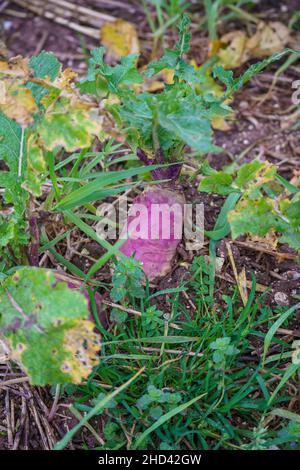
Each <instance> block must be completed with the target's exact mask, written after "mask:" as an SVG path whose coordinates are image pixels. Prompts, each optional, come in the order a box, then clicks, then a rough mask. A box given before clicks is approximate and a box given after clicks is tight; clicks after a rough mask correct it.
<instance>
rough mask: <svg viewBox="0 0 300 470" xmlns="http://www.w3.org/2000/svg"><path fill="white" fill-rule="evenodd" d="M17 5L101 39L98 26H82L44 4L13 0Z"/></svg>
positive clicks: (26, 0)
mask: <svg viewBox="0 0 300 470" xmlns="http://www.w3.org/2000/svg"><path fill="white" fill-rule="evenodd" d="M13 1H14V2H15V3H16V4H17V5H19V6H21V7H23V8H25V9H27V10H30V11H32V12H33V13H36V14H38V15H40V16H43V17H44V18H47V19H49V20H52V21H54V22H55V23H58V24H61V25H63V26H67V27H69V28H70V29H73V30H74V31H77V32H78V33H82V34H85V35H86V36H89V37H92V38H94V39H99V31H98V29H96V28H90V27H88V26H82V25H79V24H77V23H75V22H74V21H70V20H69V19H67V18H62V17H60V16H57V15H56V14H55V13H54V12H52V11H49V10H48V11H46V10H45V8H44V7H43V6H40V5H36V4H33V3H31V2H29V0H13Z"/></svg>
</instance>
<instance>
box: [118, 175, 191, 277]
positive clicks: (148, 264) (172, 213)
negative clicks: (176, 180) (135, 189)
mask: <svg viewBox="0 0 300 470" xmlns="http://www.w3.org/2000/svg"><path fill="white" fill-rule="evenodd" d="M173 171H174V170H173ZM177 174H178V170H176V176H177ZM184 202H185V199H184V196H183V194H181V193H180V192H179V191H177V190H176V189H175V186H174V185H173V186H172V185H170V186H161V185H157V186H152V187H150V188H149V189H147V190H145V191H144V192H143V193H141V194H140V195H139V196H138V197H137V198H136V199H135V200H134V202H133V205H132V206H131V208H130V210H129V214H128V219H127V224H126V226H124V227H123V229H122V232H121V235H120V238H126V235H127V236H128V238H127V240H126V241H125V242H124V243H123V245H122V246H121V248H120V251H121V252H122V253H123V254H124V255H126V256H128V257H130V256H134V258H135V259H136V260H138V261H140V262H141V263H142V267H143V270H144V272H145V274H146V276H147V277H148V279H149V280H150V281H151V280H154V279H157V278H159V277H162V276H165V275H166V274H167V273H168V272H169V271H170V270H171V267H172V260H173V258H174V256H175V254H176V250H177V247H178V244H179V243H180V241H181V239H182V228H183V216H184Z"/></svg>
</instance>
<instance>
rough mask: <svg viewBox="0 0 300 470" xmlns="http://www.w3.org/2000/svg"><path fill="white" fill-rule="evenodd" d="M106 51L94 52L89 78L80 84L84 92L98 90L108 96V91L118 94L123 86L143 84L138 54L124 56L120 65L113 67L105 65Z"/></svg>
mask: <svg viewBox="0 0 300 470" xmlns="http://www.w3.org/2000/svg"><path fill="white" fill-rule="evenodd" d="M104 51H105V49H104V48H103V47H99V48H96V49H93V50H92V52H91V55H92V57H91V59H90V60H89V69H88V74H87V78H86V79H85V80H82V81H81V82H80V84H79V88H80V89H81V91H82V92H85V93H87V92H91V91H93V90H96V91H97V92H98V91H99V92H100V94H106V93H107V92H108V91H110V92H111V93H115V94H118V93H119V91H120V90H119V88H120V87H121V86H124V85H126V86H131V85H134V84H136V83H142V81H143V78H142V76H141V75H140V73H139V72H138V70H137V67H136V62H137V58H138V55H137V54H129V55H128V56H124V57H122V58H121V63H120V64H117V65H115V66H114V67H111V66H110V65H107V64H105V63H104Z"/></svg>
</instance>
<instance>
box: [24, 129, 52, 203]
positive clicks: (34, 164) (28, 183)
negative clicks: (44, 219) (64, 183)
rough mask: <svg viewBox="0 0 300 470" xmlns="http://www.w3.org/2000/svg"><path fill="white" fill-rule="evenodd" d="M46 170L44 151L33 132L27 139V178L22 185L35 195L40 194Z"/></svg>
mask: <svg viewBox="0 0 300 470" xmlns="http://www.w3.org/2000/svg"><path fill="white" fill-rule="evenodd" d="M46 170H47V165H46V162H45V159H44V152H43V150H42V148H41V147H40V145H39V142H38V139H37V138H36V136H35V134H31V135H30V136H29V138H28V140H27V169H26V179H25V182H24V183H23V184H22V187H23V188H24V189H26V190H27V191H29V192H30V193H32V194H34V195H35V196H40V194H41V185H42V183H43V174H45V173H46Z"/></svg>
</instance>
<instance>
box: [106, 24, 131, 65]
mask: <svg viewBox="0 0 300 470" xmlns="http://www.w3.org/2000/svg"><path fill="white" fill-rule="evenodd" d="M101 43H102V45H103V46H105V47H106V49H107V53H108V55H109V56H111V57H112V58H115V59H119V58H120V57H122V56H124V55H128V54H138V53H139V50H140V49H139V41H138V36H137V31H136V28H135V26H134V25H133V24H132V23H129V22H128V21H124V20H116V21H114V22H113V23H105V24H104V25H103V26H102V28H101Z"/></svg>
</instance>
